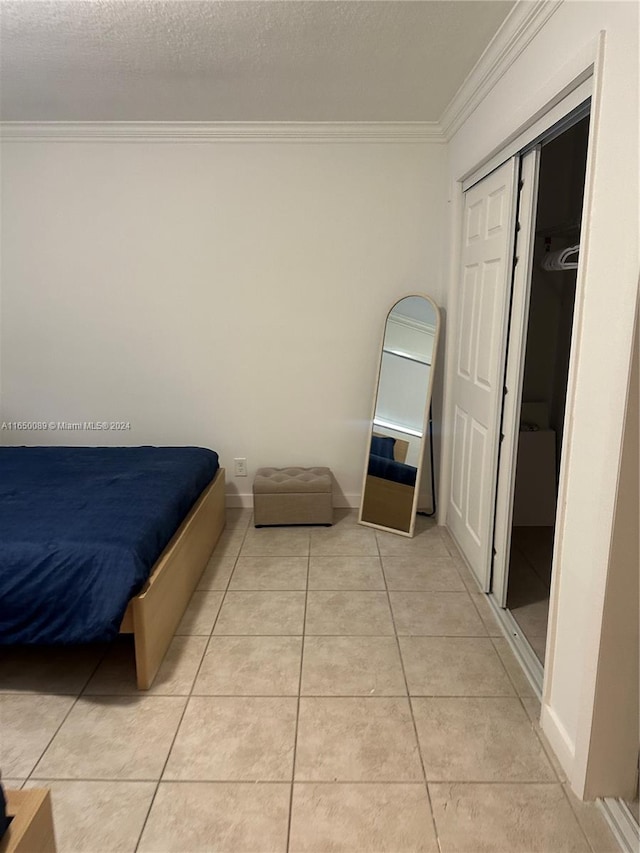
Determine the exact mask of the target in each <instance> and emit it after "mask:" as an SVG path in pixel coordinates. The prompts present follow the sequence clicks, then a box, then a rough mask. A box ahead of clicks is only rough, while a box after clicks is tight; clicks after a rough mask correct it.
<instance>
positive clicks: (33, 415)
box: [0, 141, 446, 504]
mask: <svg viewBox="0 0 640 853" xmlns="http://www.w3.org/2000/svg"><path fill="white" fill-rule="evenodd" d="M445 156H446V150H445V146H443V145H438V144H429V143H424V142H420V143H416V142H393V143H359V142H353V141H350V142H346V143H323V144H317V143H311V142H308V141H300V142H292V143H282V142H270V141H266V142H250V143H249V142H247V143H242V142H238V143H228V142H226V143H225V142H209V143H193V142H181V143H170V142H161V143H154V142H123V141H111V142H84V143H82V142H27V143H24V142H23V143H18V142H5V143H3V149H2V221H3V226H2V246H1V250H2V257H3V263H2V378H1V382H2V388H3V395H2V412H1V418H2V420H4V421H47V422H48V421H67V422H74V421H98V420H100V421H102V420H104V421H112V420H122V421H130V422H131V430H130V431H129V432H125V433H95V432H60V431H58V432H55V433H54V432H51V431H47V432H28V433H20V434H18V433H15V432H13V433H9V432H7V431H4V432H2V433H1V434H0V441H2V442H3V443H5V444H10V443H27V444H38V443H55V444H107V443H108V444H117V443H125V444H145V443H147V444H178V445H179V444H199V445H203V446H208V447H213V448H215V449H217V450H218V451H219V453H220V455H221V459H222V464H223V465H225V466H226V467H227V477H228V481H229V490H230V493H231V494H230V498H231V499H232V500H233V497H232V496H233V495H235V496H236V500H239V498H238V497H237V495H238V493H240V494H247V493H250V492H251V483H252V475H253V473H254V471H255V469H256V468H257V467H259V466H262V465H276V466H280V465H287V464H301V465H312V464H318V465H328V466H330V467H331V468H332V469H333V471H334V473H335V475H336V478H337V482H338V487H339V490H340V492H341V494H339V495H338V496H337V500H338V502H344V501H345V500H348V501H351V502H354V503H356V504H357V503H358V502H359V492H360V489H361V482H362V470H363V465H364V454H365V444H366V434H367V423H368V420H369V418H370V414H371V405H372V394H373V386H374V382H375V377H376V370H377V359H378V352H379V345H380V339H381V334H382V327H383V323H384V319H385V317H386V313H387V311H388V310H389V306H390V305H391V303H392V302H393V301H394V300H396V299H397V298H398V297H400V296H402V295H404V294H405V293H408V292H415V291H424V292H426V293H428V294H430V295H432V296H434V297H435V298H436V301H437V300H438V297H439V294H440V290H441V287H442V261H443V257H442V254H443V250H442V248H441V247H442V245H443V238H444V229H445V227H446V223H445V222H444V218H443V216H442V211H443V209H444V207H445V204H446V175H445V169H444V163H445ZM240 456H243V457H246V458H247V460H248V468H249V477H247V478H238V479H234V477H233V470H232V468H233V458H234V457H240ZM345 496H346V498H345Z"/></svg>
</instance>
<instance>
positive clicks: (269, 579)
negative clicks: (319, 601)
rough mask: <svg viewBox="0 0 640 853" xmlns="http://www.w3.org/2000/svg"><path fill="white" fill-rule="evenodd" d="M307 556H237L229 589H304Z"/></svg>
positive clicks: (305, 586)
mask: <svg viewBox="0 0 640 853" xmlns="http://www.w3.org/2000/svg"><path fill="white" fill-rule="evenodd" d="M307 562H308V558H307V557H238V562H237V563H236V567H235V570H234V572H233V575H232V577H231V583H230V584H229V589H249V590H253V589H298V590H300V589H302V590H304V589H306V588H307Z"/></svg>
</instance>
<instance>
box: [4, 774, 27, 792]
mask: <svg viewBox="0 0 640 853" xmlns="http://www.w3.org/2000/svg"><path fill="white" fill-rule="evenodd" d="M24 783H25V780H24V779H12V778H7V777H6V776H3V777H2V787H3V788H4V789H5V791H19V790H20V788H22V786H23V785H24Z"/></svg>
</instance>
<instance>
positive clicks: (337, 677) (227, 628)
mask: <svg viewBox="0 0 640 853" xmlns="http://www.w3.org/2000/svg"><path fill="white" fill-rule="evenodd" d="M337 516H338V519H337V523H336V524H335V526H334V527H333V528H296V529H292V528H289V529H283V528H273V529H261V530H255V529H254V528H253V527H251V526H250V522H251V514H250V513H249V512H248V511H242V510H230V511H229V514H228V517H229V523H228V526H227V529H226V531H225V533H224V534H223V537H222V539H221V541H220V543H219V545H218V547H217V549H216V551H215V553H214V555H213V557H212V559H211V561H210V563H209V566H208V568H207V570H206V572H205V574H204V575H203V578H202V581H201V583H200V589H199V590H198V591H197V592H196V593H195V595H194V596H193V600H192V602H191V605H190V607H189V609H188V611H187V613H186V614H185V617H184V619H183V621H182V624H181V626H180V628H179V630H178V635H177V636H176V637H175V639H174V641H173V643H172V645H171V648H170V651H169V653H168V655H167V657H166V659H165V661H164V663H163V666H162V668H161V671H160V673H159V675H158V677H157V679H156V682H155V684H154V686H153V688H152V690H150V691H149V692H148V693H145V694H140V693H138V692H137V690H136V688H135V681H134V671H133V656H132V647H131V644H130V641H129V640H128V639H127V638H122V639H121V640H120V641H119V642H117V643H115V644H114V645H113V646H112V647H109V648H82V649H58V650H52V651H50V652H43V651H35V650H24V651H17V650H14V651H11V652H7V651H5V652H3V656H2V658H1V659H0V730H1V732H2V734H1V736H0V767H2V771H3V774H4V777H5V782H8V783H9V784H10V785H11V786H13V787H15V786H20V785H23V784H24V785H26V786H37V785H47V786H49V787H50V788H51V789H52V797H53V804H54V815H55V825H56V833H57V839H58V846H59V851H60V853H67V852H68V851H69V853H70V851H81V853H111V851H119V853H123V852H124V851H135V850H138V851H141V852H142V851H144V853H164V852H165V851H179V853H195V851H202V853H211V851H216V852H217V853H227V851H229V853H230V852H231V851H234V852H235V853H240V852H242V853H249V851H253V853H271V851H287V850H288V851H297V853H302V851H305V853H338V851H344V853H378V851H379V852H380V853H383V851H386V853H403V851H406V853H431V851H433V853H462V851H468V853H563V851H566V853H569V851H571V853H582V851H584V853H610V851H611V853H613V851H617V849H618V848H617V846H616V843H615V841H614V839H613V837H612V836H611V835H610V833H609V830H608V829H607V826H606V824H605V823H604V820H603V819H602V817H601V816H600V813H599V812H598V810H597V809H596V808H595V807H594V806H592V805H587V804H583V803H580V802H578V801H577V800H576V799H575V798H574V797H573V795H572V794H571V792H570V790H569V788H568V786H567V784H566V780H565V779H564V777H563V775H562V772H561V771H560V770H559V768H558V765H557V763H556V762H555V760H554V758H553V756H552V754H551V753H550V751H549V749H548V747H547V745H546V743H545V742H544V739H543V736H542V733H541V731H540V728H539V726H538V724H537V717H538V713H539V706H538V701H537V699H536V698H535V695H534V693H533V691H532V690H531V688H530V686H529V684H528V682H527V680H526V679H525V677H524V676H523V674H522V671H521V670H520V668H519V666H518V664H517V662H516V661H515V659H514V658H513V656H512V655H511V652H510V651H509V647H508V645H507V642H506V640H504V639H503V638H502V636H501V633H500V630H499V629H498V627H497V626H496V624H495V622H494V621H493V617H492V615H491V612H490V610H489V608H488V607H487V605H486V602H485V600H484V597H483V596H482V595H481V594H479V593H478V592H477V589H476V587H475V586H474V582H473V580H472V579H471V578H470V577H469V576H468V575H467V573H466V570H465V569H464V567H463V565H462V563H461V561H460V559H459V557H458V556H457V554H456V551H455V548H454V546H453V545H452V542H451V540H450V539H449V538H448V536H447V534H446V533H445V532H444V531H442V530H439V529H438V528H436V527H435V526H433V524H431V523H424V522H421V525H420V532H419V534H418V535H417V536H416V537H415V538H414V539H406V538H402V537H399V536H394V535H392V534H384V533H376V532H374V531H373V530H370V529H367V528H364V527H361V526H359V525H358V524H357V523H356V518H355V514H354V513H350V512H348V511H338V513H337Z"/></svg>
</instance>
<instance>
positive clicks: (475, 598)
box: [471, 592, 504, 637]
mask: <svg viewBox="0 0 640 853" xmlns="http://www.w3.org/2000/svg"><path fill="white" fill-rule="evenodd" d="M471 601H472V603H473V604H474V605H475V607H476V610H477V611H478V613H479V614H480V618H481V619H482V624H483V625H484V627H485V628H486V629H487V634H488V635H489V636H490V637H504V632H503V631H502V629H501V628H500V626H499V625H498V620H497V619H496V617H495V615H494V613H493V609H492V608H491V605H490V604H489V601H488V597H487V595H485V593H484V592H474V593H471Z"/></svg>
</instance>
